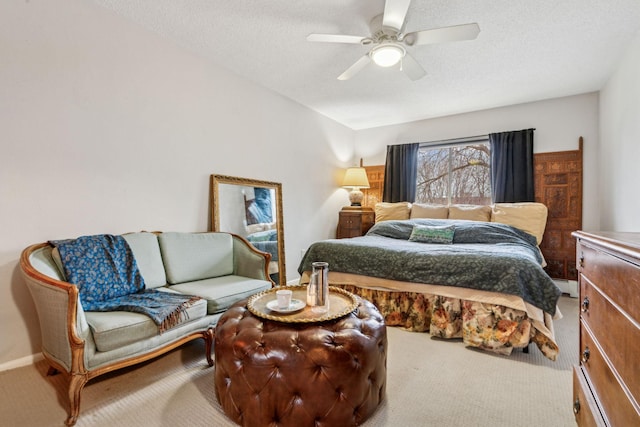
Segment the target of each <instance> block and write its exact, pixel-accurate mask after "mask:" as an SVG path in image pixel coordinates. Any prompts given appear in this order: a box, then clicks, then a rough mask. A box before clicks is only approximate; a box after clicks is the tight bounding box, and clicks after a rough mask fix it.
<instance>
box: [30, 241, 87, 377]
mask: <svg viewBox="0 0 640 427" xmlns="http://www.w3.org/2000/svg"><path fill="white" fill-rule="evenodd" d="M48 246H49V245H48V244H46V243H41V244H37V245H32V246H29V247H28V248H26V249H25V250H24V251H23V252H22V255H21V257H20V268H21V270H22V274H23V277H24V279H25V281H26V283H27V287H28V288H29V292H30V293H31V296H32V298H33V302H34V305H35V307H36V311H37V313H38V319H39V321H40V331H41V335H42V352H43V354H45V355H46V356H48V357H49V358H50V359H51V360H52V361H53V362H56V364H58V365H60V366H59V367H60V368H63V369H65V370H66V371H67V372H69V373H84V372H86V369H85V361H84V357H85V347H86V345H87V344H93V338H92V336H91V332H90V330H89V326H88V324H87V321H86V319H85V317H84V311H83V310H82V307H81V306H80V304H79V300H78V288H77V287H76V286H75V285H72V284H70V283H67V282H63V281H61V280H57V279H55V278H52V277H50V276H48V275H46V274H43V273H41V272H40V271H39V270H38V269H36V268H35V267H34V265H33V263H32V260H33V259H34V258H35V257H37V256H42V251H43V249H46V248H47V247H48Z"/></svg>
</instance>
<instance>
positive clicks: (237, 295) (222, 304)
mask: <svg viewBox="0 0 640 427" xmlns="http://www.w3.org/2000/svg"><path fill="white" fill-rule="evenodd" d="M169 289H172V290H176V291H179V292H181V293H184V294H189V295H197V296H199V297H202V298H205V299H206V300H207V313H208V314H214V313H220V312H222V311H225V310H226V309H228V308H229V307H231V306H232V305H233V304H235V303H236V302H238V301H240V300H242V299H245V298H248V297H250V296H251V295H253V294H256V293H258V292H261V291H265V290H267V289H271V282H268V281H266V280H258V279H249V278H247V277H242V276H233V275H231V276H222V277H216V278H212V279H205V280H199V281H197V282H189V283H181V284H179V285H173V286H170V287H169Z"/></svg>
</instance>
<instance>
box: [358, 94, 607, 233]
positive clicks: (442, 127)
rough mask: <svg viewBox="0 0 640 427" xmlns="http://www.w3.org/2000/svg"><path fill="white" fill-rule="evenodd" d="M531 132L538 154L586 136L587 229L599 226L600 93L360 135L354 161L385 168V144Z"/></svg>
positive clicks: (568, 145) (571, 146) (575, 146)
mask: <svg viewBox="0 0 640 427" xmlns="http://www.w3.org/2000/svg"><path fill="white" fill-rule="evenodd" d="M528 128H535V129H536V131H535V134H534V151H535V152H537V153H543V152H550V151H565V150H576V149H578V138H579V137H580V136H582V137H583V138H584V153H583V154H584V160H583V161H584V177H583V179H584V182H583V185H584V191H583V228H585V229H594V228H597V227H598V225H599V222H600V216H599V208H598V200H599V194H598V159H597V156H598V145H599V139H598V138H599V136H598V94H597V93H589V94H584V95H577V96H571V97H566V98H557V99H550V100H547V101H540V102H532V103H527V104H520V105H514V106H510V107H503V108H495V109H491V110H483V111H477V112H473V113H467V114H460V115H455V116H448V117H442V118H437V119H429V120H421V121H417V122H413V123H407V124H403V125H396V126H384V127H379V128H373V129H367V130H363V131H358V133H357V135H356V145H355V150H356V157H363V159H364V164H365V165H366V166H371V165H381V164H384V161H385V156H386V147H387V145H391V144H402V143H409V142H427V141H438V140H444V139H451V138H460V137H465V136H476V135H486V134H488V133H492V132H502V131H510V130H519V129H528Z"/></svg>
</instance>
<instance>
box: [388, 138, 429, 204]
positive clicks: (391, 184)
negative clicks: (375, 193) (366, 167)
mask: <svg viewBox="0 0 640 427" xmlns="http://www.w3.org/2000/svg"><path fill="white" fill-rule="evenodd" d="M418 148H420V144H419V143H417V142H415V143H412V144H400V145H387V160H386V162H385V165H384V188H383V192H382V201H383V202H411V203H413V202H414V201H415V198H416V178H417V174H418Z"/></svg>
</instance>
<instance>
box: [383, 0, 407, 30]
mask: <svg viewBox="0 0 640 427" xmlns="http://www.w3.org/2000/svg"><path fill="white" fill-rule="evenodd" d="M410 3H411V0H387V1H386V2H385V3H384V15H383V16H382V25H383V26H385V27H391V28H394V29H396V30H397V31H400V30H401V29H402V27H403V26H404V20H405V18H406V17H407V11H408V10H409V4H410Z"/></svg>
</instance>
